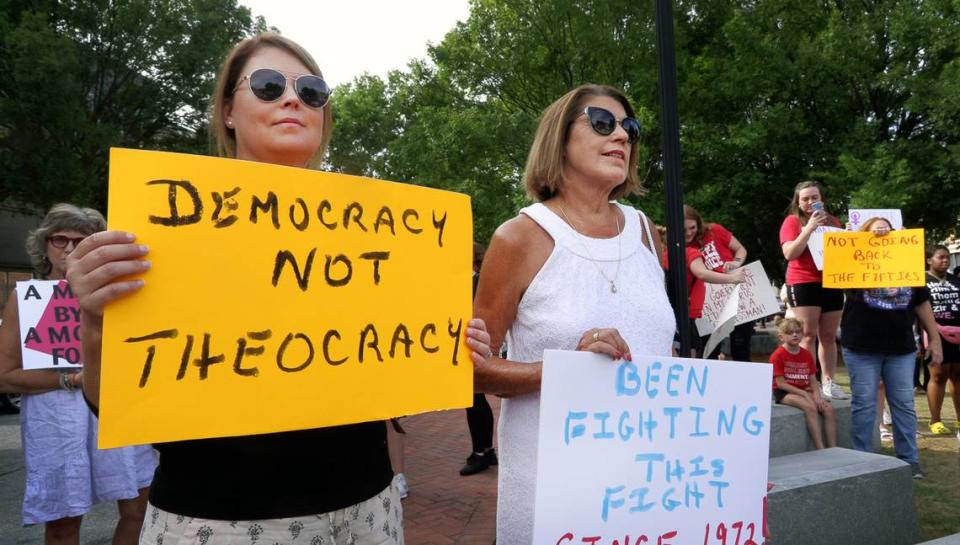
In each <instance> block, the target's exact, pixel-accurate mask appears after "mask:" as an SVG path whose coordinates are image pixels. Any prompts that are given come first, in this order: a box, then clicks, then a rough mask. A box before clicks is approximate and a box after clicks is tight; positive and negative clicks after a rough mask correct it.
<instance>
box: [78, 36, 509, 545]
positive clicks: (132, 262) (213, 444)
mask: <svg viewBox="0 0 960 545" xmlns="http://www.w3.org/2000/svg"><path fill="white" fill-rule="evenodd" d="M329 95H330V90H329V87H328V86H327V84H326V82H324V80H323V78H322V73H321V72H320V68H319V66H317V63H316V61H314V59H313V57H312V56H310V54H309V53H307V52H306V51H305V50H304V49H303V48H302V47H300V45H298V44H297V43H295V42H293V41H291V40H289V39H287V38H284V37H283V36H280V35H279V34H276V33H272V32H267V33H263V34H259V35H257V36H254V37H251V38H248V39H245V40H243V41H241V42H240V43H239V44H237V45H236V46H235V47H234V48H233V50H232V51H231V52H230V53H229V54H228V56H227V58H226V60H225V61H224V63H223V67H222V68H221V71H220V75H219V77H218V79H217V84H216V87H215V90H214V95H213V97H212V100H211V104H212V119H211V123H210V133H211V135H213V137H214V139H215V141H216V144H217V146H216V147H217V149H218V152H219V154H220V155H222V156H225V157H230V158H236V159H241V160H246V161H256V162H261V163H269V164H275V165H283V166H288V167H293V168H317V166H318V165H319V164H320V163H321V161H322V158H323V155H324V152H325V150H326V148H327V144H328V143H329V141H330V136H331V134H332V131H333V117H332V107H331V105H330V102H329V100H328V99H329ZM148 252H149V248H147V247H146V246H145V245H141V244H140V243H139V242H138V241H136V236H135V234H133V233H126V232H121V231H106V232H103V233H97V234H96V235H94V236H92V237H88V238H87V239H86V240H84V241H83V242H82V243H81V244H80V246H78V247H77V249H76V251H75V252H74V253H73V254H72V255H71V256H70V259H69V267H68V273H67V276H68V278H69V280H70V285H71V286H72V288H73V290H74V293H75V294H76V295H77V300H78V302H79V305H80V311H81V312H80V320H81V328H82V330H81V338H82V339H83V348H84V358H85V360H84V373H85V380H84V384H83V387H84V393H85V394H86V396H87V400H88V401H89V403H90V405H91V407H93V408H96V407H98V405H99V403H100V356H101V348H102V346H101V343H102V336H103V313H104V309H105V308H106V307H107V306H109V305H110V304H111V303H112V302H114V301H116V300H117V299H120V298H122V297H124V296H126V295H129V294H131V293H134V292H136V291H138V290H140V289H150V287H149V286H145V285H144V283H143V280H140V279H131V278H130V277H129V276H130V275H131V274H135V273H139V272H142V271H144V270H146V269H148V268H150V267H151V266H152V265H151V263H150V262H149V261H147V260H146V257H147V255H148ZM168 265H177V264H172V263H171V264H168ZM426 265H429V264H426ZM250 312H251V313H254V314H255V313H256V312H257V309H251V310H250ZM467 345H468V346H469V347H470V349H471V353H470V358H471V360H472V361H473V363H474V365H477V364H480V363H482V361H483V360H484V359H486V358H487V357H489V356H490V347H489V336H488V335H487V333H486V331H485V326H484V324H483V322H482V321H479V320H471V321H470V322H469V323H468V328H467ZM386 437H387V429H386V426H385V425H384V422H383V421H376V422H364V423H359V424H349V425H344V426H333V427H328V428H316V429H306V430H297V431H286V432H280V433H270V434H261V435H252V436H243V437H222V438H215V439H201V440H193V441H174V442H170V443H162V444H157V445H156V448H157V450H158V451H159V453H160V465H159V468H158V469H157V472H156V475H155V477H154V480H153V484H152V486H151V490H150V507H149V508H148V511H149V516H148V518H147V522H146V523H145V524H144V531H143V533H142V534H141V538H140V540H141V541H140V543H141V545H170V544H171V543H186V542H190V543H198V544H199V543H202V544H203V545H233V544H235V543H253V542H256V543H271V544H272V543H289V542H290V541H291V540H292V539H297V538H299V539H300V541H298V543H300V542H303V543H336V544H342V543H357V544H363V545H397V544H402V543H403V542H404V536H403V526H402V521H403V511H402V507H401V505H400V495H399V493H398V491H397V489H396V487H394V486H391V481H392V479H393V472H392V471H391V468H390V458H389V456H388V454H387V439H386Z"/></svg>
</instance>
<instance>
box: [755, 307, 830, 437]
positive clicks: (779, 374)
mask: <svg viewBox="0 0 960 545" xmlns="http://www.w3.org/2000/svg"><path fill="white" fill-rule="evenodd" d="M777 331H778V333H779V335H778V336H779V338H780V346H779V347H777V349H776V350H774V351H773V354H770V363H772V364H773V398H774V399H775V400H776V402H777V403H781V404H783V405H789V406H791V407H796V408H798V409H800V410H801V411H803V415H804V418H805V420H806V421H807V431H808V432H809V433H810V438H811V439H813V444H814V446H815V447H816V448H818V449H822V448H824V447H825V446H826V447H835V446H837V418H836V414H835V413H834V410H833V406H832V405H830V401H828V400H827V399H825V398H824V397H823V395H822V394H821V393H820V388H819V386H820V385H819V384H817V367H816V364H814V363H813V354H811V353H810V351H809V350H807V349H806V348H803V347H802V346H800V339H801V338H802V337H803V324H802V323H800V320H797V319H796V318H785V319H783V320H782V321H781V322H780V325H779V326H778V327H777ZM821 414H822V415H823V424H824V428H823V433H821V430H820V415H821ZM824 435H825V436H826V443H824Z"/></svg>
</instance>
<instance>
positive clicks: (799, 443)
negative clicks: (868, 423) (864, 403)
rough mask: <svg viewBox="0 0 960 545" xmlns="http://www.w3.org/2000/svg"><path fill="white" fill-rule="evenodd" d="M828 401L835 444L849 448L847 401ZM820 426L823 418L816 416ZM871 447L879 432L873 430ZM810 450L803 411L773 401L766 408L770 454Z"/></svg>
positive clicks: (848, 406) (876, 445)
mask: <svg viewBox="0 0 960 545" xmlns="http://www.w3.org/2000/svg"><path fill="white" fill-rule="evenodd" d="M830 403H831V404H832V405H833V410H834V412H835V413H836V414H837V446H840V447H844V448H850V446H851V445H850V400H849V399H847V400H842V399H834V400H831V401H830ZM878 423H879V422H878ZM820 427H821V429H822V428H823V417H822V416H821V417H820ZM873 448H874V450H876V449H879V448H880V431H879V429H877V428H874V430H873ZM809 450H814V446H813V440H812V439H810V433H809V432H808V431H807V422H806V420H805V419H804V417H803V411H801V410H800V409H797V408H795V407H788V406H787V405H780V404H778V403H774V404H773V409H772V410H771V411H770V457H771V458H776V457H777V456H787V455H789V454H797V453H800V452H807V451H809Z"/></svg>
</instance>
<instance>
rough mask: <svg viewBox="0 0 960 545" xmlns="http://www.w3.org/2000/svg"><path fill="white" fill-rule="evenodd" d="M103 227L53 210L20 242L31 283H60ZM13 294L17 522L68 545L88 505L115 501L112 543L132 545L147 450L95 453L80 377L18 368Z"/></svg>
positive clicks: (7, 364)
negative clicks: (18, 398)
mask: <svg viewBox="0 0 960 545" xmlns="http://www.w3.org/2000/svg"><path fill="white" fill-rule="evenodd" d="M106 226H107V222H106V221H105V220H104V219H103V215H101V214H100V212H97V211H96V210H93V209H92V208H80V207H78V206H74V205H72V204H66V203H61V204H57V205H54V206H53V208H51V209H50V211H49V212H48V213H47V215H46V216H45V217H44V218H43V221H41V222H40V226H39V227H37V229H36V230H35V231H33V232H31V233H30V237H29V238H28V239H27V253H28V254H29V255H30V257H31V259H32V261H33V266H34V273H35V274H36V276H37V278H41V279H44V280H61V279H63V278H64V275H65V273H66V270H67V257H68V256H69V255H70V254H71V253H72V252H74V251H76V248H77V245H78V244H79V243H80V241H82V240H83V239H85V238H86V237H88V236H90V235H92V234H93V233H96V232H98V231H103V230H104V229H105V228H106ZM16 293H17V292H16V291H15V292H14V293H13V295H11V296H10V298H9V299H8V300H7V306H6V308H5V309H4V311H3V325H2V326H0V392H20V393H22V394H23V401H22V403H23V405H22V410H21V412H20V429H21V434H22V436H23V454H24V458H25V463H24V465H25V466H26V473H27V475H26V480H27V482H26V487H25V488H26V489H25V491H24V498H23V523H24V524H25V525H31V524H43V525H44V541H45V543H47V544H64V545H68V544H69V545H76V544H78V543H80V525H81V523H82V522H83V516H84V515H85V514H86V513H87V512H88V511H89V510H90V509H91V508H92V507H93V505H94V504H97V503H102V502H108V501H116V502H117V507H118V512H119V514H120V519H119V521H118V522H117V528H116V530H115V532H114V536H113V543H114V544H116V545H131V544H133V543H136V542H137V536H138V535H139V534H140V528H141V525H142V524H143V516H144V511H145V509H146V504H147V486H148V485H149V484H150V479H152V478H153V471H154V469H155V468H156V459H155V457H154V454H153V449H152V448H150V447H144V446H138V447H125V448H116V449H105V450H99V449H97V419H96V418H95V417H94V416H93V415H92V414H90V411H89V410H87V407H86V405H85V404H84V402H83V397H82V395H81V393H80V385H81V384H82V383H83V373H82V372H77V371H76V369H63V370H60V371H54V370H45V369H30V370H26V369H23V358H22V356H21V347H22V344H21V339H22V337H21V330H20V316H21V312H20V311H19V310H18V307H17V305H18V303H19V299H20V298H19V297H17V296H16ZM20 293H23V292H22V291H21V292H20ZM28 293H29V292H28ZM47 302H48V303H49V301H47ZM47 308H50V307H47ZM37 329H40V327H39V324H38V327H37ZM29 335H30V333H29V332H28V333H27V336H28V338H29ZM68 336H69V334H68Z"/></svg>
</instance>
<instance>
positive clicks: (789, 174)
mask: <svg viewBox="0 0 960 545" xmlns="http://www.w3.org/2000/svg"><path fill="white" fill-rule="evenodd" d="M651 7H652V6H651V5H650V3H648V2H632V1H626V0H593V1H583V0H551V1H534V0H474V1H473V2H472V4H471V13H470V17H469V18H468V19H467V20H466V21H464V22H462V23H460V24H458V25H457V26H456V28H454V29H453V30H451V31H450V32H449V33H448V34H447V36H446V37H445V38H444V40H443V41H442V43H440V44H439V45H437V46H435V47H433V48H431V49H430V53H429V59H427V60H425V61H416V62H413V63H411V65H410V67H409V72H408V73H401V72H397V73H394V74H391V76H390V78H389V81H387V82H380V84H382V85H383V94H382V97H383V98H382V100H383V102H382V103H380V102H377V101H376V100H374V99H373V98H372V97H371V96H366V95H367V94H370V95H375V94H377V93H380V91H379V88H377V89H374V88H373V87H371V86H370V85H367V83H364V82H356V83H355V85H354V86H347V87H345V88H343V89H339V90H338V93H339V94H340V95H341V96H340V97H338V99H337V101H338V102H336V103H335V104H336V105H338V106H340V105H341V104H344V105H346V104H349V103H351V101H353V103H352V104H353V105H354V106H356V105H360V104H367V105H369V106H370V109H369V110H365V111H366V114H365V115H373V116H374V117H377V116H382V120H383V123H382V124H379V125H373V124H369V123H368V121H367V120H366V117H364V116H363V115H361V116H359V119H363V120H364V122H365V123H368V125H369V126H376V127H377V130H378V131H379V134H378V135H377V137H376V138H374V137H372V136H369V135H367V136H364V134H363V133H364V129H363V127H360V126H356V125H355V124H354V123H353V121H352V119H350V117H346V118H345V117H344V116H341V117H340V118H338V127H339V128H338V129H337V130H341V129H343V130H347V131H349V134H351V138H352V139H354V140H356V141H363V142H364V143H365V146H366V147H364V148H362V152H360V153H358V154H356V155H351V152H350V150H349V149H347V148H343V147H342V148H341V149H340V150H339V152H338V154H336V155H332V156H331V162H332V163H333V164H334V166H335V167H336V166H338V165H344V168H346V166H345V165H347V163H346V162H345V157H348V156H352V157H353V158H354V159H355V162H354V163H352V164H351V165H350V167H349V168H353V169H359V170H363V166H364V165H371V166H370V168H369V169H368V170H366V171H365V172H366V173H367V174H370V175H377V176H381V175H382V176H387V177H393V179H398V180H404V181H407V180H429V183H431V184H433V185H438V186H440V187H446V188H450V189H455V190H461V191H467V192H470V193H471V194H472V195H473V196H474V202H475V215H476V217H477V219H478V222H477V226H478V228H477V236H478V238H480V239H485V238H486V237H487V236H489V234H490V228H491V227H492V226H494V225H496V224H497V223H498V221H497V220H499V219H500V218H503V217H507V216H509V215H511V214H513V213H514V212H515V210H516V208H517V207H519V206H520V205H521V204H522V203H523V197H522V188H520V186H519V181H520V175H521V172H522V169H523V163H524V162H525V157H526V153H527V149H528V148H529V145H530V142H531V140H532V136H533V130H534V128H535V125H536V119H537V118H538V117H539V115H540V113H541V112H542V110H543V109H544V108H545V107H546V106H547V105H548V104H549V103H550V102H551V101H553V100H554V99H556V98H557V97H559V96H560V95H561V94H563V93H564V92H566V91H567V90H569V89H570V88H572V87H574V86H576V85H578V84H580V83H587V82H593V83H606V84H610V85H614V86H617V87H620V88H622V89H624V90H625V92H626V93H627V95H628V96H629V98H630V99H631V101H632V103H633V104H634V107H635V109H636V110H637V112H638V117H639V119H640V121H641V124H642V125H643V127H644V133H643V137H642V139H641V144H640V153H641V157H640V161H639V165H640V166H639V168H640V174H641V178H642V179H643V180H644V182H645V185H646V186H647V187H648V188H649V190H650V191H649V193H648V194H647V195H646V196H645V197H634V198H632V199H631V200H632V201H633V202H634V203H636V204H640V205H641V206H642V207H643V208H644V209H645V210H646V211H647V212H648V213H649V214H650V215H651V216H652V217H653V218H655V219H657V220H658V221H663V220H664V212H663V210H664V205H663V186H662V183H663V182H662V176H663V175H662V172H661V153H660V127H659V115H658V112H659V106H658V104H657V97H658V95H657V80H656V78H657V67H656V56H655V47H654V38H655V33H654V23H653V14H652V12H651ZM958 27H960V18H958V15H957V10H956V4H955V2H952V1H951V0H877V1H870V2H866V1H862V0H860V1H854V2H850V1H842V2H841V1H839V0H836V1H827V0H819V1H814V2H809V1H804V0H759V1H758V0H711V1H709V2H706V1H703V0H679V1H678V2H677V4H676V36H677V60H678V76H679V79H680V81H679V90H680V97H679V99H680V120H681V124H682V134H681V141H682V146H683V147H682V159H683V181H684V189H685V193H686V195H685V200H686V201H687V202H689V203H691V204H693V205H694V206H696V207H697V208H698V209H700V211H701V213H702V214H703V215H704V216H705V217H706V218H707V219H708V220H710V221H717V222H721V223H724V224H725V225H727V226H728V227H730V228H731V230H732V231H733V232H735V233H736V234H737V236H738V238H739V239H740V240H741V241H742V242H743V243H744V244H746V246H747V247H748V249H749V250H750V252H751V257H755V258H758V259H761V260H762V261H763V262H764V264H765V265H766V268H767V271H768V273H770V274H771V275H772V276H774V277H777V276H780V275H781V274H782V267H783V265H784V263H783V258H782V255H781V253H780V248H779V240H778V237H777V232H778V229H779V225H780V222H781V221H782V219H783V216H784V210H785V209H786V207H787V205H788V204H789V199H790V196H791V195H792V189H793V186H794V185H795V184H796V183H797V182H799V181H802V180H805V179H811V178H812V179H818V180H821V181H823V182H825V183H826V185H827V187H828V198H829V199H830V201H831V208H832V209H833V211H835V212H836V213H838V214H840V215H841V216H843V215H845V211H846V209H847V206H848V205H850V204H853V205H857V206H861V207H886V206H891V207H894V206H895V207H899V208H902V209H903V211H904V216H905V218H906V219H907V223H908V224H909V225H921V226H923V227H925V228H926V229H927V230H928V231H929V233H930V234H929V235H928V238H931V239H933V238H938V237H941V236H943V235H945V234H946V233H947V232H948V231H950V230H953V229H954V228H955V225H956V222H957V217H958V212H957V211H958V210H960V191H958V190H960V185H958V183H960V180H958V176H960V175H958V168H957V167H958V166H960V165H958V164H957V163H958V162H960V155H958V154H957V151H958V136H960V134H958V132H960V129H958V127H960V123H958V121H960V98H958V97H960V94H958V92H957V91H960V88H958V86H960V78H958V76H960V64H958V62H960V61H958V46H960V40H958V37H960V35H958ZM354 93H359V94H361V95H364V96H366V98H365V99H364V101H359V100H356V99H353V98H351V95H353V94H354ZM378 100H379V99H378ZM374 105H376V106H374ZM353 114H354V111H351V113H350V116H352V115H353ZM377 118H378V119H381V117H377ZM338 134H339V133H338ZM334 142H336V137H335V139H334ZM348 145H349V144H348ZM370 158H375V159H376V160H375V161H373V162H371V161H370ZM487 190H490V194H489V195H487V194H485V193H484V191H487ZM934 200H935V201H936V202H937V204H938V206H930V203H931V202H933V201H934Z"/></svg>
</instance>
